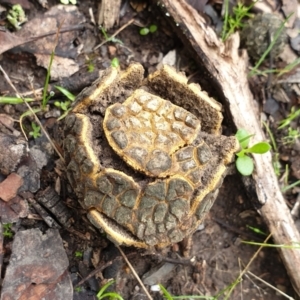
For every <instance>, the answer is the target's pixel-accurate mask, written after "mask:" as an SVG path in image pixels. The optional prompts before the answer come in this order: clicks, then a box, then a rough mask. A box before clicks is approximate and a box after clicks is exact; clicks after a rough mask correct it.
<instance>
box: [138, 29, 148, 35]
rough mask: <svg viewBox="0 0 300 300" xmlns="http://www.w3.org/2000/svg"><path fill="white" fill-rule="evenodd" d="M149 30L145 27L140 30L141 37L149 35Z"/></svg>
mask: <svg viewBox="0 0 300 300" xmlns="http://www.w3.org/2000/svg"><path fill="white" fill-rule="evenodd" d="M149 31H150V30H149V28H147V27H144V28H142V29H141V30H140V35H147V34H148V33H149Z"/></svg>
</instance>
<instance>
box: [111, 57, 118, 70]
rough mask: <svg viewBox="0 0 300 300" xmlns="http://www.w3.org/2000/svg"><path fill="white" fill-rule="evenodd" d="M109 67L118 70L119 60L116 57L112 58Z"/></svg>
mask: <svg viewBox="0 0 300 300" xmlns="http://www.w3.org/2000/svg"><path fill="white" fill-rule="evenodd" d="M110 65H111V66H112V67H114V68H118V67H119V66H120V62H119V59H118V58H117V57H114V58H113V59H112V60H111V63H110Z"/></svg>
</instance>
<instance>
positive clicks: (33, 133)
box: [29, 122, 41, 139]
mask: <svg viewBox="0 0 300 300" xmlns="http://www.w3.org/2000/svg"><path fill="white" fill-rule="evenodd" d="M31 128H32V131H30V132H29V135H30V136H32V137H33V138H34V139H36V138H38V137H39V136H41V127H40V126H38V125H37V124H35V123H34V122H31Z"/></svg>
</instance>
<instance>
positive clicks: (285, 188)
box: [281, 180, 300, 193]
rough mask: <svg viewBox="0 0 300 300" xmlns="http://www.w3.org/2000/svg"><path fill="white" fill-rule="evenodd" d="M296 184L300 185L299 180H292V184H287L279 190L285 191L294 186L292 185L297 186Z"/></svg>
mask: <svg viewBox="0 0 300 300" xmlns="http://www.w3.org/2000/svg"><path fill="white" fill-rule="evenodd" d="M297 185H300V180H297V181H296V182H293V183H292V184H289V185H287V186H285V187H283V188H282V189H281V191H282V192H283V193H285V192H287V191H288V190H290V189H292V188H294V187H295V186H297Z"/></svg>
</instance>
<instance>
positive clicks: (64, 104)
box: [54, 86, 76, 120]
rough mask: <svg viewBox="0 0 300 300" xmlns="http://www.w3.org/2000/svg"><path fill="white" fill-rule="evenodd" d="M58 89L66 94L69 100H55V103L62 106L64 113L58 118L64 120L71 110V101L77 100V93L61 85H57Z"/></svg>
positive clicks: (59, 106)
mask: <svg viewBox="0 0 300 300" xmlns="http://www.w3.org/2000/svg"><path fill="white" fill-rule="evenodd" d="M55 88H56V89H57V90H59V91H60V92H61V93H62V94H63V95H64V96H66V97H67V98H68V100H69V101H55V102H54V105H55V106H56V107H58V108H60V109H61V110H62V111H63V112H64V113H63V114H62V115H61V116H60V117H59V118H58V120H62V119H63V118H64V117H65V116H66V115H67V114H68V113H69V111H70V110H71V107H70V106H71V102H73V101H74V100H75V98H76V97H75V95H73V94H72V93H70V92H69V91H68V90H66V89H65V88H63V87H61V86H55Z"/></svg>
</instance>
